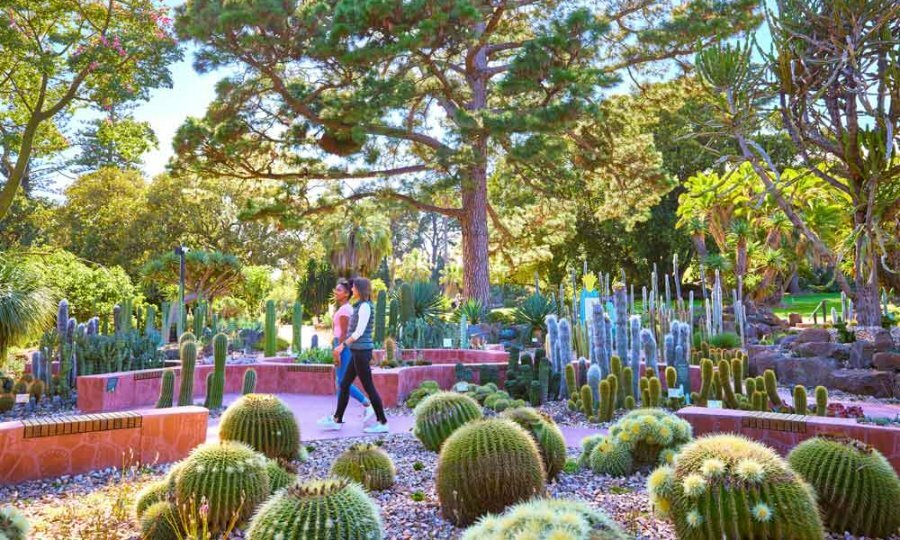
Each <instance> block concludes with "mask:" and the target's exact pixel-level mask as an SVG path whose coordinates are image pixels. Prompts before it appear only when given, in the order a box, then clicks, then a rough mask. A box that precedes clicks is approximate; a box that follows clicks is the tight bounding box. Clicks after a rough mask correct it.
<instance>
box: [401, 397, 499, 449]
mask: <svg viewBox="0 0 900 540" xmlns="http://www.w3.org/2000/svg"><path fill="white" fill-rule="evenodd" d="M414 414H415V416H416V423H415V426H414V427H413V435H415V436H416V438H418V439H419V440H420V441H421V442H422V444H423V445H424V446H425V448H427V449H428V450H431V451H432V452H436V451H438V450H439V449H440V448H441V445H443V444H444V441H446V440H447V438H448V437H450V435H452V434H453V432H454V431H456V430H457V429H459V428H460V427H461V426H462V425H464V424H466V423H468V422H470V421H472V420H476V419H479V418H481V417H482V416H484V413H483V412H482V409H481V406H480V405H479V404H478V402H477V401H475V400H474V399H472V398H470V397H469V396H466V395H464V394H457V393H454V392H438V393H436V394H432V395H431V396H428V397H427V398H425V399H424V400H423V401H422V402H421V403H419V404H418V405H416V408H415V411H414Z"/></svg>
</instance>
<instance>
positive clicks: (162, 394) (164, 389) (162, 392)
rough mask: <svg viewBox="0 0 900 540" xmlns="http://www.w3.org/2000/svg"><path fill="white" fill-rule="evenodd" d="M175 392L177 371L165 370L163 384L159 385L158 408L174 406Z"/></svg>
mask: <svg viewBox="0 0 900 540" xmlns="http://www.w3.org/2000/svg"><path fill="white" fill-rule="evenodd" d="M174 393H175V372H174V371H172V370H171V369H167V370H164V371H163V374H162V385H161V386H160V387H159V400H158V401H157V402H156V408H157V409H167V408H169V407H171V406H172V398H173V396H174Z"/></svg>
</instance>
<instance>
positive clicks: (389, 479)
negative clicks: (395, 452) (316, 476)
mask: <svg viewBox="0 0 900 540" xmlns="http://www.w3.org/2000/svg"><path fill="white" fill-rule="evenodd" d="M331 475H332V476H339V477H343V478H348V479H350V480H353V481H355V482H359V483H360V484H362V485H363V487H365V488H366V489H368V490H370V491H380V490H382V489H387V488H389V487H391V486H392V485H394V476H395V475H396V469H394V462H393V461H391V457H390V456H389V455H388V454H387V452H385V451H384V450H382V449H381V447H380V446H377V445H374V444H370V443H360V444H354V445H352V446H350V447H349V448H347V449H346V450H344V452H343V453H342V454H341V455H339V456H338V457H337V459H335V460H334V463H332V464H331Z"/></svg>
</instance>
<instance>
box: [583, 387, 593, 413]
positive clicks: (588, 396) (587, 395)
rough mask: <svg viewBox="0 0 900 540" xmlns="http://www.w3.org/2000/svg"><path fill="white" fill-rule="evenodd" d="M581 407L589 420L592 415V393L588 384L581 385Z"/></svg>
mask: <svg viewBox="0 0 900 540" xmlns="http://www.w3.org/2000/svg"><path fill="white" fill-rule="evenodd" d="M581 407H582V412H583V413H584V415H585V416H586V417H587V418H588V420H590V419H591V417H593V416H594V393H593V392H592V391H591V387H590V386H588V385H584V386H582V387H581Z"/></svg>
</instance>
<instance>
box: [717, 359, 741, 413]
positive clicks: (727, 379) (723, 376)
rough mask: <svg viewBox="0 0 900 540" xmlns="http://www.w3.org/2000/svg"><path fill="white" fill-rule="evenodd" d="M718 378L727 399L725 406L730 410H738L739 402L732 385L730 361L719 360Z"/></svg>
mask: <svg viewBox="0 0 900 540" xmlns="http://www.w3.org/2000/svg"><path fill="white" fill-rule="evenodd" d="M716 376H717V377H718V379H717V380H718V383H719V387H720V388H721V389H722V393H723V396H724V398H725V406H726V407H728V408H729V409H737V408H738V401H737V396H736V395H735V394H734V387H733V386H732V383H731V364H730V363H729V362H728V360H725V359H722V360H719V369H718V370H717V371H716Z"/></svg>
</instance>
